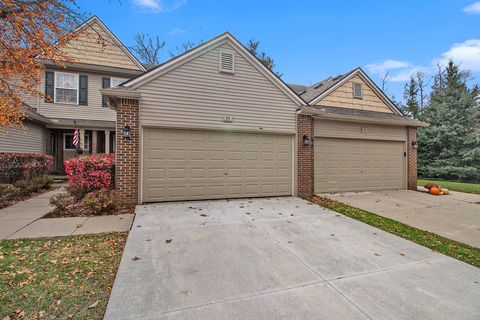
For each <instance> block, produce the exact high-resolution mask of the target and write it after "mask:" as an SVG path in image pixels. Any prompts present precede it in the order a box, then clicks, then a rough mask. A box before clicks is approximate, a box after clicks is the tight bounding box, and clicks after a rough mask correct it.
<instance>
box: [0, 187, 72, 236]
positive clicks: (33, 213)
mask: <svg viewBox="0 0 480 320" xmlns="http://www.w3.org/2000/svg"><path fill="white" fill-rule="evenodd" d="M62 192H65V189H64V188H63V187H60V188H58V189H55V190H52V191H49V192H46V193H43V194H41V195H38V196H36V197H33V198H30V199H28V200H25V201H22V202H19V203H16V204H14V205H13V206H10V207H7V208H3V209H0V239H5V238H7V237H8V236H10V235H12V234H14V233H15V232H17V231H18V230H20V229H23V228H25V227H26V226H28V225H29V224H31V223H32V222H34V221H35V220H37V219H40V218H41V217H43V216H44V215H46V214H47V213H49V212H50V211H52V209H53V207H52V206H51V205H50V198H51V197H52V196H54V195H56V194H58V193H62Z"/></svg>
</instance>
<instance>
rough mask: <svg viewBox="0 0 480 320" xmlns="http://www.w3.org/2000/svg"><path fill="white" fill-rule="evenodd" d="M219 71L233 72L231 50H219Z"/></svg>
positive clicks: (233, 58) (233, 63) (233, 61)
mask: <svg viewBox="0 0 480 320" xmlns="http://www.w3.org/2000/svg"><path fill="white" fill-rule="evenodd" d="M220 71H221V72H228V73H234V72H235V55H234V53H233V52H231V51H220Z"/></svg>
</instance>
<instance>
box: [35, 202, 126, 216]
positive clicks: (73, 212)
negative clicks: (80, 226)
mask: <svg viewBox="0 0 480 320" xmlns="http://www.w3.org/2000/svg"><path fill="white" fill-rule="evenodd" d="M134 212H135V208H127V209H122V210H112V211H110V212H104V213H102V214H95V213H93V212H92V211H91V210H90V209H88V208H85V207H84V206H82V205H81V204H75V205H74V207H73V208H71V209H70V210H69V211H60V210H57V209H55V210H53V211H51V212H49V213H48V214H47V215H46V216H44V217H43V218H42V219H48V218H71V217H93V216H111V215H120V214H133V213H134Z"/></svg>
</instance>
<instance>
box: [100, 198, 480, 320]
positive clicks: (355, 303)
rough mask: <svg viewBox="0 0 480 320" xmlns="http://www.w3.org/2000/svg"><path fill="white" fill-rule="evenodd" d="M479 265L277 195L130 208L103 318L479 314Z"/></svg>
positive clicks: (457, 316) (435, 316) (458, 316)
mask: <svg viewBox="0 0 480 320" xmlns="http://www.w3.org/2000/svg"><path fill="white" fill-rule="evenodd" d="M479 301H480V269H478V268H475V267H473V266H470V265H467V264H465V263H463V262H460V261H457V260H455V259H452V258H449V257H446V256H443V255H441V254H437V253H434V252H432V251H431V250H429V249H427V248H424V247H421V246H418V245H415V244H413V243H411V242H409V241H407V240H404V239H401V238H399V237H396V236H393V235H391V234H388V233H385V232H382V231H381V230H378V229H376V228H373V227H370V226H368V225H366V224H363V223H360V222H358V221H355V220H352V219H349V218H346V217H344V216H342V215H339V214H336V213H334V212H331V211H327V210H324V209H322V208H320V207H318V206H317V205H311V204H309V203H308V202H306V201H305V200H302V199H299V198H294V197H285V198H266V199H265V198H264V199H243V200H231V201H226V200H221V201H201V202H182V203H163V204H152V205H146V206H139V207H137V216H136V218H135V221H134V224H133V227H132V231H131V232H130V234H129V236H128V241H127V244H126V248H125V252H124V254H123V257H122V261H121V264H120V268H119V271H118V274H117V277H116V280H115V284H114V287H113V291H112V294H111V297H110V301H109V303H108V307H107V311H106V315H105V319H479V318H480V304H479V303H478V302H479Z"/></svg>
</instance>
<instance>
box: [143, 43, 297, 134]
mask: <svg viewBox="0 0 480 320" xmlns="http://www.w3.org/2000/svg"><path fill="white" fill-rule="evenodd" d="M222 49H224V50H232V51H234V52H235V73H234V74H227V73H220V72H219V50H222ZM137 91H139V92H141V96H142V98H141V102H140V121H141V124H142V125H149V126H162V127H178V128H185V127H186V128H203V129H218V130H249V131H265V132H267V131H268V132H284V133H294V132H295V111H296V108H297V106H296V105H295V103H294V102H293V101H292V100H291V99H290V98H288V97H287V96H286V95H285V93H283V92H282V91H281V90H280V89H279V88H278V87H276V86H275V85H274V84H273V83H272V82H271V81H270V80H268V79H267V78H266V77H265V76H264V75H262V74H261V73H260V72H259V71H258V70H257V69H256V68H255V67H254V66H252V65H251V64H250V63H249V62H248V61H247V60H246V59H244V58H243V57H242V56H241V55H240V54H239V53H238V52H236V51H235V50H234V49H233V47H232V46H230V45H229V44H228V43H224V44H222V45H221V46H218V47H215V48H212V49H211V50H210V51H208V52H206V53H204V54H203V55H200V56H198V57H196V58H195V59H193V60H191V61H188V62H186V63H184V64H183V65H181V66H178V67H177V68H175V69H173V70H171V71H169V72H168V73H165V74H163V75H161V76H159V77H158V78H156V79H153V80H152V81H150V82H148V83H146V84H145V85H143V86H141V87H139V88H138V89H137ZM223 115H229V116H233V123H223V122H222V116H223Z"/></svg>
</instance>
